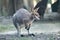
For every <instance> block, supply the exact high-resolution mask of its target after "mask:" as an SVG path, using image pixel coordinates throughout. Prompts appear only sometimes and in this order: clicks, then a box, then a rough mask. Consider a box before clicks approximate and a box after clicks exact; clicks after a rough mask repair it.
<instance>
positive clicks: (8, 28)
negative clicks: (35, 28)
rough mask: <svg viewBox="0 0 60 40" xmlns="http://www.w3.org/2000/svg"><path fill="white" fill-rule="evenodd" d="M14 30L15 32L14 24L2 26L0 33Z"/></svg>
mask: <svg viewBox="0 0 60 40" xmlns="http://www.w3.org/2000/svg"><path fill="white" fill-rule="evenodd" d="M12 30H15V27H14V26H13V25H12V24H9V25H3V24H0V32H5V31H12Z"/></svg>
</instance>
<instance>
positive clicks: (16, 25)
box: [13, 20, 20, 37]
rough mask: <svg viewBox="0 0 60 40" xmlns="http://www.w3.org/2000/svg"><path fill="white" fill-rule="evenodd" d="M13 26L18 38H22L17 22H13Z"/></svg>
mask: <svg viewBox="0 0 60 40" xmlns="http://www.w3.org/2000/svg"><path fill="white" fill-rule="evenodd" d="M13 24H14V26H15V28H16V30H17V36H18V37H20V31H19V25H18V24H17V21H16V20H13Z"/></svg>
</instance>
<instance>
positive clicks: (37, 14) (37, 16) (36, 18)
mask: <svg viewBox="0 0 60 40" xmlns="http://www.w3.org/2000/svg"><path fill="white" fill-rule="evenodd" d="M37 10H38V9H35V10H34V9H32V18H34V19H35V20H40V15H39V13H37Z"/></svg>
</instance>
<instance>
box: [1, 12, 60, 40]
mask: <svg viewBox="0 0 60 40" xmlns="http://www.w3.org/2000/svg"><path fill="white" fill-rule="evenodd" d="M59 18H60V14H58V13H50V14H45V15H44V19H42V20H40V21H36V22H34V23H33V24H32V26H31V28H30V34H31V33H33V34H35V37H33V36H25V37H21V38H18V37H16V33H17V32H16V29H15V27H14V25H13V23H12V19H11V18H10V19H9V18H5V17H0V39H1V40H5V39H6V40H48V39H49V40H54V38H55V36H56V35H55V34H56V33H57V32H59V31H60V19H59ZM21 34H26V35H27V30H26V29H25V28H22V29H21ZM49 35H50V36H49ZM53 35H54V36H53ZM27 37H28V38H27ZM51 37H54V38H52V39H51Z"/></svg>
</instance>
